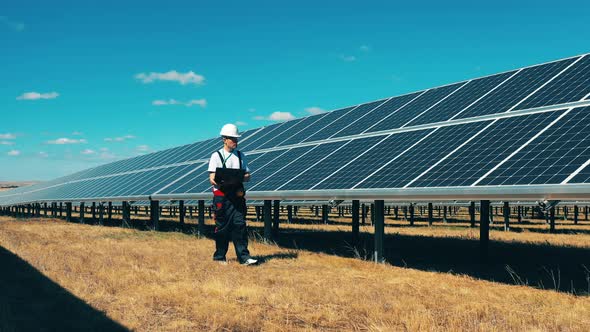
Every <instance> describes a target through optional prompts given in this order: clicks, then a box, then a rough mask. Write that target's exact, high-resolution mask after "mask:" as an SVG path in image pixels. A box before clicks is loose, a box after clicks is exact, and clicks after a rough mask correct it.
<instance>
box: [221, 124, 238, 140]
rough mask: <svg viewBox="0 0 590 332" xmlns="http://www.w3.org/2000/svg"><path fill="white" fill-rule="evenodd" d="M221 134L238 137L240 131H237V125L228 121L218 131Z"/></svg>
mask: <svg viewBox="0 0 590 332" xmlns="http://www.w3.org/2000/svg"><path fill="white" fill-rule="evenodd" d="M219 135H221V136H227V137H240V136H241V135H240V132H239V131H238V127H237V126H236V125H235V124H233V123H228V124H226V125H224V126H223V127H221V132H219Z"/></svg>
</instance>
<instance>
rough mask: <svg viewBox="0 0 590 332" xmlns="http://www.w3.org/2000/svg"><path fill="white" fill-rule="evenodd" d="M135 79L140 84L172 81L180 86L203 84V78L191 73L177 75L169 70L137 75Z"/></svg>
mask: <svg viewBox="0 0 590 332" xmlns="http://www.w3.org/2000/svg"><path fill="white" fill-rule="evenodd" d="M135 78H136V79H138V80H140V81H141V82H142V83H153V82H155V81H172V82H178V83H180V84H182V85H186V84H196V85H202V84H204V83H205V76H203V75H199V74H196V73H195V72H193V71H189V72H187V73H179V72H177V71H176V70H171V71H169V72H166V73H154V72H151V73H148V74H146V73H139V74H137V75H135Z"/></svg>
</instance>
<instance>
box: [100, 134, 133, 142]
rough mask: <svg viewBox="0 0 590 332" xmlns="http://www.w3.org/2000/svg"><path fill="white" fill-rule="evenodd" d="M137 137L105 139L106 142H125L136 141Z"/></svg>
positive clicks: (126, 136) (127, 136)
mask: <svg viewBox="0 0 590 332" xmlns="http://www.w3.org/2000/svg"><path fill="white" fill-rule="evenodd" d="M134 138H135V136H133V135H125V136H121V137H107V138H105V139H104V140H105V142H124V141H127V140H130V139H134Z"/></svg>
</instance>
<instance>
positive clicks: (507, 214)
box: [502, 202, 510, 232]
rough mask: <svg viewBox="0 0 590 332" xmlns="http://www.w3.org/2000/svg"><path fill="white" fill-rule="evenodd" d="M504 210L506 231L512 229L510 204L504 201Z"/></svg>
mask: <svg viewBox="0 0 590 332" xmlns="http://www.w3.org/2000/svg"><path fill="white" fill-rule="evenodd" d="M502 212H503V213H504V231H506V232H508V231H509V230H510V204H509V203H508V202H504V206H503V209H502Z"/></svg>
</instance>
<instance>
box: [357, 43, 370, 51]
mask: <svg viewBox="0 0 590 332" xmlns="http://www.w3.org/2000/svg"><path fill="white" fill-rule="evenodd" d="M359 49H360V50H361V51H362V52H369V51H371V47H370V46H368V45H361V47H359Z"/></svg>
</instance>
